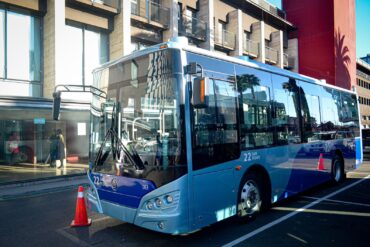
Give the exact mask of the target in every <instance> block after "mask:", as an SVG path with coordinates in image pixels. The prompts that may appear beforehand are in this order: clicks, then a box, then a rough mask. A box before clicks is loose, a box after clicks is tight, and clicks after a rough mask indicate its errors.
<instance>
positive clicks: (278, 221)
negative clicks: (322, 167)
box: [223, 175, 370, 247]
mask: <svg viewBox="0 0 370 247" xmlns="http://www.w3.org/2000/svg"><path fill="white" fill-rule="evenodd" d="M369 177H370V175H368V176H366V177H365V178H362V179H360V180H358V181H356V182H354V183H353V184H350V185H347V186H346V187H343V188H341V189H340V190H337V191H334V192H333V193H331V194H329V195H327V196H324V197H322V198H319V199H318V200H316V201H313V202H311V203H310V204H308V205H306V206H304V207H302V208H298V209H296V210H295V211H293V212H291V213H289V214H287V215H285V216H283V217H281V218H279V219H277V220H274V221H272V222H270V223H268V224H266V225H264V226H262V227H260V228H257V229H256V230H254V231H252V232H250V233H248V234H246V235H244V236H241V237H240V238H237V239H235V240H233V241H231V242H230V243H227V244H225V245H223V247H231V246H235V245H237V244H240V243H241V242H243V241H245V240H247V239H249V238H251V237H253V236H255V235H257V234H259V233H261V232H263V231H265V230H267V229H269V228H271V227H273V226H275V225H277V224H279V223H281V222H283V221H285V220H287V219H289V218H291V217H293V216H295V215H296V214H299V213H301V212H303V211H305V210H306V209H309V208H312V207H313V206H315V205H317V204H319V203H320V202H322V201H324V200H326V199H329V198H330V197H333V196H335V195H337V194H339V193H341V192H343V191H346V190H348V189H350V188H352V187H354V186H356V185H357V184H359V183H361V182H363V181H365V180H366V179H368V178H369Z"/></svg>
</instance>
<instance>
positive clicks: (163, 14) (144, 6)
mask: <svg viewBox="0 0 370 247" xmlns="http://www.w3.org/2000/svg"><path fill="white" fill-rule="evenodd" d="M131 14H132V15H136V16H140V17H144V18H146V19H147V20H148V21H155V22H158V23H160V24H161V25H163V26H165V27H168V26H169V25H170V10H169V9H168V8H165V7H163V6H161V5H160V4H158V3H155V2H152V1H149V0H137V1H131Z"/></svg>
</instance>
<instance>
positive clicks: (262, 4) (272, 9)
mask: <svg viewBox="0 0 370 247" xmlns="http://www.w3.org/2000/svg"><path fill="white" fill-rule="evenodd" d="M247 1H249V2H252V3H255V4H256V5H258V6H260V7H261V8H262V9H264V10H265V11H267V12H269V13H271V14H273V15H275V16H279V17H281V18H283V19H286V14H285V12H284V11H283V10H281V9H279V8H277V7H275V6H273V5H271V4H269V3H268V2H267V1H266V0H247Z"/></svg>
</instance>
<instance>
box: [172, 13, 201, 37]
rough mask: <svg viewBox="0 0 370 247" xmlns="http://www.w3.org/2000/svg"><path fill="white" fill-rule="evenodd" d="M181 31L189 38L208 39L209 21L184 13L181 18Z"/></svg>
mask: <svg viewBox="0 0 370 247" xmlns="http://www.w3.org/2000/svg"><path fill="white" fill-rule="evenodd" d="M179 33H180V34H181V35H185V36H187V37H189V38H193V39H197V40H200V41H206V39H207V23H205V22H204V21H201V20H199V19H197V18H193V17H191V16H187V15H182V16H180V18H179Z"/></svg>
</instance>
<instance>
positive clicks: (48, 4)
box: [0, 0, 298, 182]
mask: <svg viewBox="0 0 370 247" xmlns="http://www.w3.org/2000/svg"><path fill="white" fill-rule="evenodd" d="M294 30H295V27H294V26H293V24H292V23H290V22H289V21H287V20H286V18H285V13H284V12H283V11H282V10H280V9H278V8H276V7H274V6H272V5H270V4H269V3H267V2H266V1H265V0H243V1H242V0H234V1H231V0H228V1H226V0H202V1H200V0H104V1H102V0H28V1H21V0H0V46H1V47H2V49H0V50H1V53H0V83H1V84H2V87H1V90H0V164H2V165H3V166H5V165H9V163H12V166H13V167H14V165H24V166H26V165H27V164H32V165H33V169H35V168H40V169H41V168H43V169H44V171H46V170H45V169H46V168H45V167H47V165H48V163H49V162H50V152H51V151H50V150H51V146H52V144H51V139H50V137H51V136H53V133H54V132H55V131H56V130H57V129H61V130H62V133H63V135H64V138H65V142H66V147H67V157H66V160H67V163H68V164H67V171H66V172H64V173H62V174H69V173H70V172H81V171H83V169H84V168H86V167H87V162H86V161H87V157H88V152H89V144H88V133H89V116H90V115H89V102H90V99H91V97H90V95H89V94H86V93H85V94H83V93H77V94H72V93H70V94H65V93H64V94H63V95H62V98H63V104H62V113H61V121H58V122H57V121H53V120H52V117H51V104H52V93H53V92H54V88H55V87H56V86H58V85H63V84H69V85H91V84H92V81H93V79H92V74H91V71H92V70H93V69H94V68H95V67H98V66H99V65H100V64H102V63H105V62H107V61H110V60H114V59H116V58H119V57H121V56H123V55H127V54H129V53H131V52H133V51H135V50H139V49H143V48H145V47H147V46H150V45H153V44H158V43H161V42H165V41H168V40H169V39H170V38H171V37H176V36H186V37H187V38H188V40H189V43H190V44H191V45H194V46H198V47H200V48H204V49H207V50H211V51H214V52H218V53H223V54H226V55H229V56H248V57H249V58H250V59H253V60H256V61H260V62H263V63H268V64H271V65H273V66H277V67H280V68H285V69H289V70H293V71H298V48H297V47H298V40H297V39H296V38H294V37H293V38H289V37H290V36H291V37H292V35H290V34H289V33H290V32H292V31H294ZM13 134H16V135H17V136H18V137H17V138H18V145H19V147H20V149H21V152H20V154H21V155H18V157H17V159H16V160H12V159H13V158H14V157H12V156H13V155H12V154H11V152H10V149H9V144H10V142H11V141H10V139H11V138H13V137H12V136H13ZM13 163H14V164H13ZM0 168H1V166H0ZM1 173H2V174H4V173H3V171H1V170H0V176H1ZM40 174H41V173H40ZM43 174H44V175H43V176H49V175H55V174H57V173H55V172H53V171H51V170H50V171H47V172H44V173H43ZM45 174H46V175H45ZM11 177H12V175H11V174H10V175H9V174H8V175H7V176H5V180H4V179H3V180H2V181H0V182H4V181H8V180H12V178H11ZM28 178H29V177H27V176H25V177H24V179H28ZM31 178H32V177H31ZM16 179H23V178H20V176H17V178H16Z"/></svg>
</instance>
